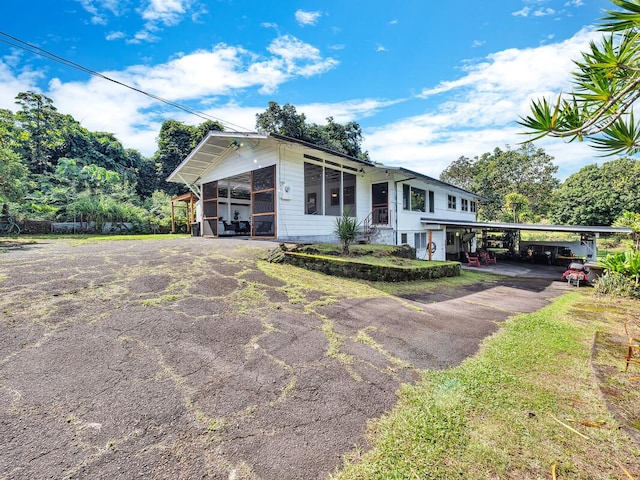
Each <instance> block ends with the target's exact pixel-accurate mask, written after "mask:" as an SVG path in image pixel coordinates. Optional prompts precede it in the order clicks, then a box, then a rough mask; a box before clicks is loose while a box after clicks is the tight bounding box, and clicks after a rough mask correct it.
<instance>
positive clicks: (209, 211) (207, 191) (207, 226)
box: [202, 182, 218, 235]
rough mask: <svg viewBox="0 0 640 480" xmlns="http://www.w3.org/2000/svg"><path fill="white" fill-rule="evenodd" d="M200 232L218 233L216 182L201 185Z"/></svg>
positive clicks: (205, 233) (207, 233)
mask: <svg viewBox="0 0 640 480" xmlns="http://www.w3.org/2000/svg"><path fill="white" fill-rule="evenodd" d="M202 233H203V234H204V235H218V182H209V183H205V184H203V185H202Z"/></svg>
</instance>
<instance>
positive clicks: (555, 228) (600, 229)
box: [420, 218, 633, 234]
mask: <svg viewBox="0 0 640 480" xmlns="http://www.w3.org/2000/svg"><path fill="white" fill-rule="evenodd" d="M420 221H421V222H422V223H423V224H425V225H427V226H429V225H445V226H447V227H461V228H481V229H496V230H525V231H537V232H566V233H604V234H613V233H626V234H631V233H633V229H632V228H626V227H605V226H599V225H540V224H533V223H502V222H467V221H463V220H443V219H432V218H421V219H420Z"/></svg>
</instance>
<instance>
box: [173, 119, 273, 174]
mask: <svg viewBox="0 0 640 480" xmlns="http://www.w3.org/2000/svg"><path fill="white" fill-rule="evenodd" d="M266 138H268V135H265V134H261V133H246V132H215V131H214V132H209V134H208V135H207V136H206V137H205V138H204V139H203V140H202V141H201V142H200V143H199V144H198V146H197V147H196V148H194V149H193V151H192V152H191V153H190V154H189V155H188V156H187V158H185V159H184V160H183V161H182V163H180V165H178V166H177V167H176V169H175V170H174V171H173V172H172V173H171V175H169V177H168V178H167V182H174V183H184V184H187V185H194V184H195V183H196V182H197V181H198V180H199V179H200V177H202V175H203V174H204V173H205V172H206V171H207V170H208V169H209V168H210V167H211V166H212V165H214V164H216V163H217V162H218V161H219V160H220V159H221V158H222V157H224V156H225V155H227V154H229V152H232V151H234V150H237V149H238V148H240V146H241V145H242V144H243V143H249V144H251V143H252V142H258V141H260V140H263V139H266Z"/></svg>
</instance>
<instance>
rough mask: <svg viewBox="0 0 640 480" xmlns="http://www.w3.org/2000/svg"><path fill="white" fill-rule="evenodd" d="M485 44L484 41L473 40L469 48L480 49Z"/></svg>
mask: <svg viewBox="0 0 640 480" xmlns="http://www.w3.org/2000/svg"><path fill="white" fill-rule="evenodd" d="M485 43H487V42H485V41H484V40H474V41H473V43H472V44H471V46H472V47H473V48H478V47H482V46H483V45H484V44H485Z"/></svg>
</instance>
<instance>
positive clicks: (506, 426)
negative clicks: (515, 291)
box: [334, 291, 640, 480]
mask: <svg viewBox="0 0 640 480" xmlns="http://www.w3.org/2000/svg"><path fill="white" fill-rule="evenodd" d="M594 301H595V302H596V306H597V309H596V310H595V311H597V315H593V314H592V312H594ZM639 307H640V302H632V301H624V302H623V301H597V300H594V299H593V298H591V296H590V294H588V293H584V292H583V291H580V292H578V291H576V292H573V293H570V294H567V295H564V296H562V297H559V298H558V299H557V300H556V301H555V302H554V303H553V304H551V305H550V306H548V307H546V308H544V309H542V310H540V311H538V312H536V313H533V314H527V315H519V316H517V317H514V318H512V319H510V320H509V321H507V322H506V323H505V324H504V326H503V328H501V330H500V331H499V332H498V333H497V334H495V335H494V336H492V337H491V338H489V339H488V340H487V341H485V343H484V346H483V348H482V349H481V352H480V353H479V354H478V355H477V356H476V357H474V358H472V359H469V360H467V361H465V362H464V363H463V364H462V365H460V366H458V367H456V368H452V369H449V370H445V371H434V372H428V373H426V374H425V375H424V377H423V379H422V381H420V382H419V383H418V384H416V385H413V386H405V387H403V388H402V389H401V391H400V392H399V396H400V398H399V403H398V405H397V407H396V408H395V409H394V410H393V411H391V412H390V413H388V414H387V415H385V416H383V417H382V418H381V419H379V420H377V421H375V422H373V423H371V425H370V427H369V437H370V443H371V445H372V449H371V450H370V451H367V452H353V453H352V454H351V455H350V456H349V458H348V459H347V460H346V462H345V466H344V469H343V470H342V471H341V472H339V473H336V475H335V477H334V478H336V479H341V480H346V479H373V478H375V479H396V478H397V479H428V478H442V479H449V478H451V479H453V478H456V479H460V478H465V479H474V478H479V479H480V478H482V479H484V478H487V479H497V478H500V479H505V478H507V479H539V478H556V477H553V475H556V476H557V478H558V479H562V478H571V479H600V478H602V479H604V478H612V479H613V478H638V477H639V476H640V468H639V467H638V466H640V451H639V450H638V448H636V447H634V446H632V444H631V442H630V441H629V439H628V438H627V437H626V436H625V435H624V434H623V433H622V432H621V431H619V429H618V423H617V422H616V420H615V419H614V417H613V416H612V415H611V414H610V413H609V412H608V411H607V409H606V408H605V405H604V403H603V399H602V396H601V394H600V391H599V389H598V388H597V385H596V382H595V381H594V376H593V373H592V370H591V367H590V363H589V358H590V352H591V345H592V339H593V337H594V333H595V332H596V331H597V330H600V331H602V330H605V331H611V332H618V333H619V332H620V331H621V330H622V322H623V319H624V318H626V317H628V316H629V315H631V314H632V313H633V312H635V311H638V310H640V308H639ZM607 312H611V313H610V314H607ZM617 364H618V366H619V368H618V370H619V369H621V368H622V367H623V362H622V360H621V358H620V360H619V361H617ZM626 384H627V385H626V388H627V389H629V392H630V393H632V394H638V389H639V388H640V385H637V383H636V384H635V385H633V384H630V382H629V381H628V380H626ZM638 400H639V401H640V395H639V396H638ZM633 404H634V405H639V406H640V403H639V402H634V403H633ZM636 413H638V414H640V412H636ZM627 473H629V474H631V475H634V476H632V477H628V476H627Z"/></svg>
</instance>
